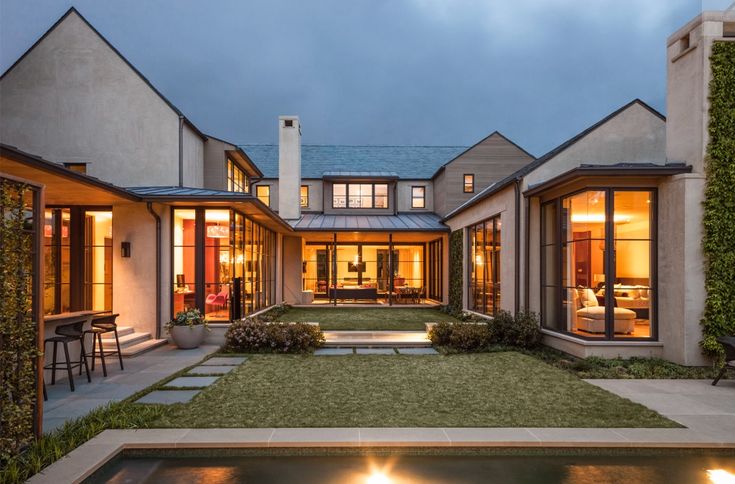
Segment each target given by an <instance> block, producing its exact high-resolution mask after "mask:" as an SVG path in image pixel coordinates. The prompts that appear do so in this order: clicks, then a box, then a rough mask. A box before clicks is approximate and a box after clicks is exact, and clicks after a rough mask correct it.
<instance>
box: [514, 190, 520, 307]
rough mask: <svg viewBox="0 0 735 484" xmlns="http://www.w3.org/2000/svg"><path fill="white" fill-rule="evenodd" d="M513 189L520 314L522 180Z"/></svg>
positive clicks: (516, 285)
mask: <svg viewBox="0 0 735 484" xmlns="http://www.w3.org/2000/svg"><path fill="white" fill-rule="evenodd" d="M513 188H514V191H515V198H516V209H515V213H514V216H513V219H514V223H515V234H516V235H515V237H513V239H514V243H515V263H516V267H515V277H514V278H513V279H514V280H513V283H514V285H515V287H514V290H515V297H514V298H513V303H514V304H513V308H514V312H516V313H517V312H518V310H519V308H520V302H521V218H520V211H521V179H520V178H516V179H515V183H514V184H513Z"/></svg>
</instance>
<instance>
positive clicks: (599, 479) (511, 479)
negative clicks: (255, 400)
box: [85, 451, 735, 484]
mask: <svg viewBox="0 0 735 484" xmlns="http://www.w3.org/2000/svg"><path fill="white" fill-rule="evenodd" d="M292 452H293V451H292ZM85 482H88V483H102V482H105V483H108V482H109V483H117V484H122V483H151V484H153V483H155V484H168V483H242V482H246V483H256V484H261V483H262V484H272V483H273V484H275V483H279V484H282V483H292V482H293V483H303V484H312V483H320V484H333V483H334V484H336V483H340V484H343V483H348V484H352V483H354V484H409V483H411V484H413V483H422V484H423V483H426V484H443V483H458V484H465V483H488V482H497V483H566V484H587V483H590V484H592V483H594V484H604V483H667V484H669V483H687V484H696V483H714V484H729V483H732V482H735V454H733V453H732V452H730V453H717V452H708V453H694V454H693V453H677V452H667V453H664V454H662V453H654V454H650V453H647V452H637V453H627V455H625V454H624V455H602V454H597V455H584V454H581V455H568V454H567V455H564V454H562V455H553V454H548V455H461V454H455V455H446V454H444V455H443V454H442V453H441V452H439V453H436V454H432V455H426V454H425V455H411V454H410V453H408V454H407V453H406V452H405V451H404V452H403V453H400V452H399V453H395V452H393V453H389V454H386V455H380V454H376V455H370V454H368V455H229V456H228V455H218V454H217V453H216V452H214V453H212V452H210V453H209V455H201V454H200V455H196V454H192V453H189V454H183V455H182V454H180V455H177V454H176V453H167V454H161V455H148V454H146V453H138V454H137V455H130V454H127V453H123V454H122V455H120V456H119V457H117V458H115V459H114V460H112V461H111V462H109V463H108V464H107V465H105V466H104V467H102V468H101V469H100V470H99V471H98V472H96V473H95V474H94V475H92V476H91V477H90V478H89V479H87V480H86V481H85Z"/></svg>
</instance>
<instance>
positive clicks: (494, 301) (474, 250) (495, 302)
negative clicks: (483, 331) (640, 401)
mask: <svg viewBox="0 0 735 484" xmlns="http://www.w3.org/2000/svg"><path fill="white" fill-rule="evenodd" d="M467 230H468V235H469V241H468V246H469V247H468V248H469V250H468V252H467V256H468V261H467V267H468V269H469V273H470V277H469V288H468V301H469V307H470V309H471V310H472V311H476V312H478V313H482V314H488V315H495V313H497V311H498V309H499V307H500V247H501V244H500V240H501V223H500V216H499V215H498V216H495V217H492V218H489V219H487V220H485V221H483V222H480V223H478V224H475V225H472V226H469V227H467Z"/></svg>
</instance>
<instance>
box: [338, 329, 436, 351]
mask: <svg viewBox="0 0 735 484" xmlns="http://www.w3.org/2000/svg"><path fill="white" fill-rule="evenodd" d="M324 338H325V340H326V341H325V343H324V346H325V347H329V348H339V347H351V348H385V347H390V348H393V347H404V348H406V347H411V348H423V347H429V346H431V341H429V338H427V336H426V332H425V331H324Z"/></svg>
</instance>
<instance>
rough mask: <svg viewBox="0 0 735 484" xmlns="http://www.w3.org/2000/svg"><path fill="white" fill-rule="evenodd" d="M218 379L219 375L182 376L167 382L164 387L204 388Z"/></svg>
mask: <svg viewBox="0 0 735 484" xmlns="http://www.w3.org/2000/svg"><path fill="white" fill-rule="evenodd" d="M218 379H219V377H218V376H180V377H178V378H174V379H173V380H171V381H170V382H168V383H166V385H164V387H179V388H181V387H188V388H204V387H208V386H209V385H211V384H212V383H214V382H216V381H217V380H218Z"/></svg>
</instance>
